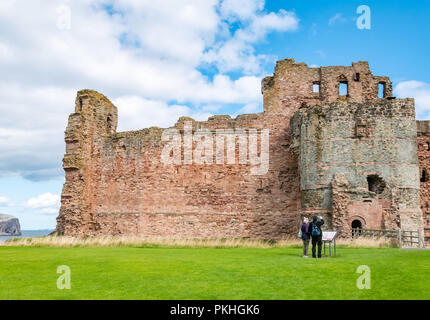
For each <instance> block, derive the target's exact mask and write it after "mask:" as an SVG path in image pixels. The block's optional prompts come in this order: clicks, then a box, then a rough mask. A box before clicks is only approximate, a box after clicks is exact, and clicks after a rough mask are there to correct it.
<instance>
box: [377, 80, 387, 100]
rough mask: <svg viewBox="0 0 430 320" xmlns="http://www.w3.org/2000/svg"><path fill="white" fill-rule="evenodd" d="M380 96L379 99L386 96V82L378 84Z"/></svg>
mask: <svg viewBox="0 0 430 320" xmlns="http://www.w3.org/2000/svg"><path fill="white" fill-rule="evenodd" d="M378 98H379V99H383V98H385V82H380V83H379V84H378Z"/></svg>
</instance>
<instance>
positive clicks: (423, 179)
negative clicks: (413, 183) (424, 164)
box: [420, 169, 428, 182]
mask: <svg viewBox="0 0 430 320" xmlns="http://www.w3.org/2000/svg"><path fill="white" fill-rule="evenodd" d="M420 181H421V182H427V181H428V174H427V170H426V169H423V170H422V171H421V179H420Z"/></svg>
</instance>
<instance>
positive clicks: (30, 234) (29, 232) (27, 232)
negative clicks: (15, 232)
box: [0, 229, 54, 242]
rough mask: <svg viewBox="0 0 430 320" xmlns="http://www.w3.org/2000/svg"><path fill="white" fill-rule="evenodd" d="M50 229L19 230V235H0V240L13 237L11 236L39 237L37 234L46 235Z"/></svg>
mask: <svg viewBox="0 0 430 320" xmlns="http://www.w3.org/2000/svg"><path fill="white" fill-rule="evenodd" d="M52 231H54V230H51V229H45V230H21V235H20V236H0V242H3V241H6V240H9V239H13V238H31V237H39V236H47V235H48V234H50V233H51V232H52Z"/></svg>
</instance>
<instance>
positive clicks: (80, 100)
mask: <svg viewBox="0 0 430 320" xmlns="http://www.w3.org/2000/svg"><path fill="white" fill-rule="evenodd" d="M81 111H82V98H79V106H78V112H81Z"/></svg>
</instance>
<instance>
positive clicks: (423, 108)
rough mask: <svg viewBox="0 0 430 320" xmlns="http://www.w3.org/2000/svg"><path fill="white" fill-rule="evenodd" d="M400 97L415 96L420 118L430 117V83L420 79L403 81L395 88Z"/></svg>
mask: <svg viewBox="0 0 430 320" xmlns="http://www.w3.org/2000/svg"><path fill="white" fill-rule="evenodd" d="M394 94H395V95H396V96H397V97H399V98H415V107H416V115H417V118H418V119H429V118H430V84H428V83H425V82H420V81H415V80H411V81H403V82H400V83H399V84H397V86H396V87H395V88H394Z"/></svg>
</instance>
